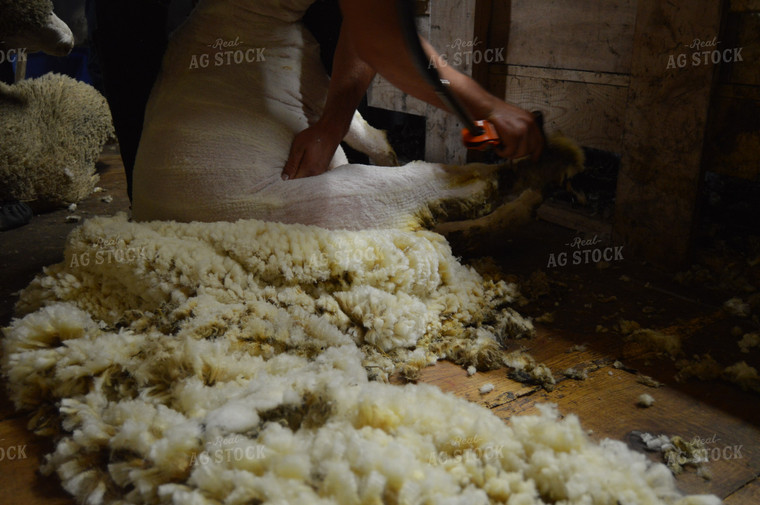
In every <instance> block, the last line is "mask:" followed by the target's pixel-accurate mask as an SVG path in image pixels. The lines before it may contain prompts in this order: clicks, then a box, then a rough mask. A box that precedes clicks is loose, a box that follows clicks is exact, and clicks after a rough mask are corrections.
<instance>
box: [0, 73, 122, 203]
mask: <svg viewBox="0 0 760 505" xmlns="http://www.w3.org/2000/svg"><path fill="white" fill-rule="evenodd" d="M0 118H1V119H0V200H13V199H16V200H20V201H25V202H29V203H30V204H31V205H32V206H33V207H36V208H37V209H38V210H45V209H49V208H52V207H57V206H64V205H67V204H70V203H74V202H78V201H79V200H81V199H83V198H85V197H86V196H87V195H89V194H90V193H91V192H92V190H93V188H94V187H95V182H97V176H96V175H95V162H96V161H97V159H98V156H100V153H101V151H102V148H103V145H104V144H105V142H106V140H108V138H109V137H110V136H111V135H112V133H113V126H112V123H111V113H110V110H109V108H108V104H107V103H106V101H105V99H104V98H103V96H102V95H101V94H100V93H98V91H97V90H96V89H95V88H93V87H92V86H90V85H88V84H85V83H83V82H79V81H77V80H75V79H72V78H70V77H67V76H64V75H58V74H47V75H44V76H42V77H39V78H37V79H28V80H24V81H21V82H19V83H17V84H15V85H12V86H9V85H6V84H3V83H0Z"/></svg>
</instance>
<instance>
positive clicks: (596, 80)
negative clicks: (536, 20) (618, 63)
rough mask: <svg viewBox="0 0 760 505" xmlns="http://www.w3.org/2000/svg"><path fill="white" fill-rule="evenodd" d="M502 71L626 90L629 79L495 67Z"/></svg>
mask: <svg viewBox="0 0 760 505" xmlns="http://www.w3.org/2000/svg"><path fill="white" fill-rule="evenodd" d="M500 69H503V70H504V71H505V72H506V73H507V74H508V75H510V76H513V77H532V78H535V79H549V80H554V81H567V82H580V83H584V84H604V85H607V86H617V87H622V88H627V87H628V86H629V85H630V84H631V77H630V76H629V75H626V74H610V73H606V72H589V71H585V70H567V69H563V68H545V67H528V66H525V65H506V66H502V67H501V68H499V67H496V68H494V69H493V71H494V72H497V71H499V70H500Z"/></svg>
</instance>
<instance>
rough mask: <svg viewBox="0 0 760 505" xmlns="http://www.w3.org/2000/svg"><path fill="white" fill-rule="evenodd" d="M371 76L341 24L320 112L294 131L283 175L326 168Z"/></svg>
mask: <svg viewBox="0 0 760 505" xmlns="http://www.w3.org/2000/svg"><path fill="white" fill-rule="evenodd" d="M374 76H375V70H374V69H373V68H372V67H370V66H369V65H367V64H366V63H365V62H364V61H363V60H362V59H361V58H359V56H358V54H357V53H356V51H355V49H354V48H353V47H352V45H351V44H350V41H349V40H348V36H347V34H346V31H345V25H344V28H341V33H340V36H339V37H338V46H337V48H336V50H335V58H334V62H333V73H332V77H331V79H330V86H329V88H328V92H327V101H326V102H325V107H324V112H323V113H322V116H321V117H320V118H319V119H318V120H317V122H316V123H314V124H313V125H311V126H309V127H308V128H307V129H305V130H304V131H302V132H301V133H299V134H298V135H296V137H295V139H294V140H293V144H292V145H291V148H290V155H289V157H288V161H287V163H286V164H285V168H284V169H283V172H282V178H283V179H286V180H287V179H298V178H301V177H309V176H313V175H319V174H321V173H323V172H325V171H327V169H328V167H329V165H330V161H331V160H332V158H333V155H334V154H335V151H336V150H337V148H338V146H339V145H340V142H341V141H342V140H343V137H345V136H346V133H347V132H348V129H349V126H350V125H351V120H352V119H353V117H354V112H355V111H356V108H357V107H358V106H359V103H360V102H361V99H362V97H364V94H365V93H366V92H367V89H368V88H369V85H370V83H371V82H372V79H373V78H374Z"/></svg>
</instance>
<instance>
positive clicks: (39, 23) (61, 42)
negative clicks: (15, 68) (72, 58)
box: [0, 0, 74, 56]
mask: <svg viewBox="0 0 760 505" xmlns="http://www.w3.org/2000/svg"><path fill="white" fill-rule="evenodd" d="M18 47H24V48H26V49H27V51H28V52H30V53H33V52H37V51H44V52H46V53H48V54H52V55H54V56H65V55H67V54H69V52H71V49H72V48H73V47H74V35H73V33H72V32H71V29H70V28H69V27H68V26H67V25H66V23H64V22H63V21H62V20H61V19H60V18H59V17H58V16H56V15H55V14H54V13H53V3H52V2H51V1H50V0H22V1H18V0H0V49H3V48H18Z"/></svg>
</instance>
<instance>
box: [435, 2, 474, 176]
mask: <svg viewBox="0 0 760 505" xmlns="http://www.w3.org/2000/svg"><path fill="white" fill-rule="evenodd" d="M474 38H475V0H450V1H447V2H438V3H431V5H430V43H431V44H432V46H433V47H434V48H436V49H437V50H438V52H439V53H441V55H446V56H447V57H448V58H449V61H450V62H451V64H452V65H453V66H455V67H456V69H457V70H459V71H460V72H462V73H464V74H467V75H472V62H471V61H469V63H468V60H470V58H466V57H465V58H462V61H461V64H458V65H457V64H456V63H455V58H456V54H457V53H466V52H467V51H469V50H473V49H474V48H472V47H467V46H466V45H467V44H471V45H472V44H473V43H474V42H475V41H474ZM463 126H464V125H462V123H460V122H459V120H457V118H456V117H455V116H453V115H451V114H449V113H447V112H444V111H442V110H440V109H437V108H435V107H432V106H430V107H428V112H427V124H426V128H427V135H426V137H425V160H426V161H431V162H435V163H454V164H462V163H466V162H467V150H466V149H465V148H464V146H463V145H462V134H461V131H462V127H463Z"/></svg>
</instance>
